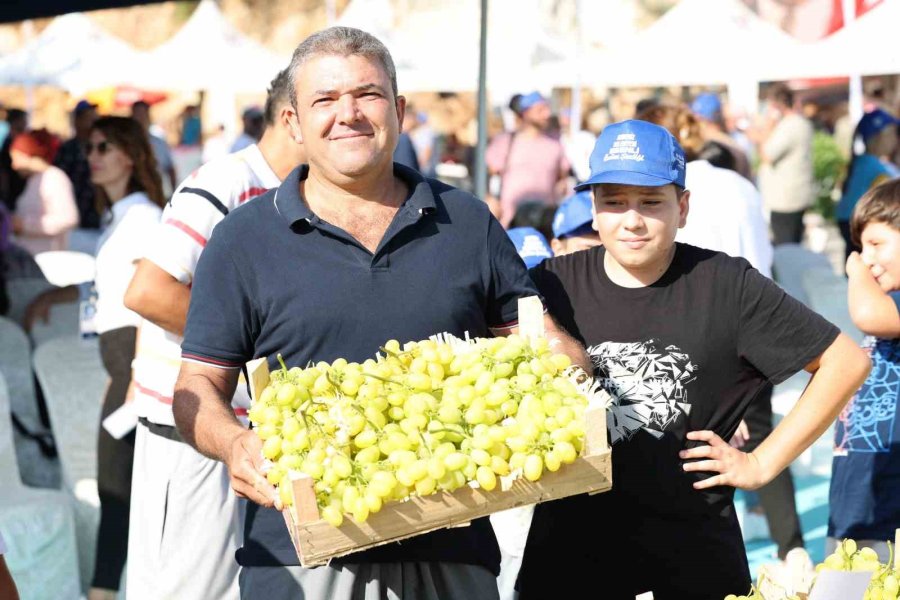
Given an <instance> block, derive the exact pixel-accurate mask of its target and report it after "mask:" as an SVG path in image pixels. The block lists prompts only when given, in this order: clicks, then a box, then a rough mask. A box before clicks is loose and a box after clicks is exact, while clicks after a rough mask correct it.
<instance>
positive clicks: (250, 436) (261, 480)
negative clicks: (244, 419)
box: [226, 430, 276, 507]
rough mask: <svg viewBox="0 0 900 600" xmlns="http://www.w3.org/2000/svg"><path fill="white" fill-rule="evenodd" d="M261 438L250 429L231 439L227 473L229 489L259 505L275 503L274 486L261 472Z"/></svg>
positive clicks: (269, 505)
mask: <svg viewBox="0 0 900 600" xmlns="http://www.w3.org/2000/svg"><path fill="white" fill-rule="evenodd" d="M262 465H263V457H262V440H260V439H259V437H258V436H257V435H256V433H255V432H253V431H252V430H247V431H244V432H243V433H241V434H239V435H237V436H235V438H234V439H233V440H232V441H231V453H230V455H229V457H228V463H227V465H226V466H227V467H228V474H229V476H230V478H231V489H233V490H234V492H235V493H236V494H237V495H238V496H241V497H242V498H247V499H248V500H251V501H253V502H256V503H257V504H259V505H260V506H265V507H271V506H274V505H275V497H276V495H275V488H274V487H273V486H272V484H270V483H269V481H268V480H267V479H266V476H265V475H264V474H263V472H262Z"/></svg>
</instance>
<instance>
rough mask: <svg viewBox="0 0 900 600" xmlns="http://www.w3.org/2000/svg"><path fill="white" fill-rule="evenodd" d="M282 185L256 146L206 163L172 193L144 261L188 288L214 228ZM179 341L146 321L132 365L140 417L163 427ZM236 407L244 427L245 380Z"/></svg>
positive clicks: (175, 373) (177, 363)
mask: <svg viewBox="0 0 900 600" xmlns="http://www.w3.org/2000/svg"><path fill="white" fill-rule="evenodd" d="M280 184H281V181H280V180H279V179H278V176H277V175H276V174H275V172H274V171H272V168H271V167H270V166H269V165H268V163H266V161H265V159H264V158H263V155H262V153H261V152H260V151H259V148H258V147H257V146H256V145H255V144H254V145H252V146H248V147H247V148H244V149H243V150H241V151H239V152H235V153H233V154H228V155H226V156H222V157H220V158H217V159H214V160H212V161H210V162H208V163H206V164H205V165H203V166H202V167H200V168H199V169H197V170H196V171H195V172H194V173H192V174H191V175H190V176H189V177H188V178H187V179H185V180H184V182H182V184H181V185H180V186H179V187H178V189H177V190H176V191H175V193H174V194H173V195H172V199H171V200H170V201H169V204H168V205H166V208H165V210H164V211H163V214H162V219H161V221H160V225H159V229H158V230H157V232H156V235H155V237H154V239H153V241H152V243H151V244H150V249H149V250H148V252H147V254H146V255H145V256H144V258H146V259H147V260H149V261H151V262H153V263H154V264H155V265H157V266H158V267H159V268H161V269H163V270H164V271H166V272H167V273H169V274H170V275H172V276H173V277H174V278H175V279H177V280H178V281H180V282H181V283H183V284H185V285H188V286H190V285H191V283H192V282H193V279H194V270H195V269H196V268H197V261H198V260H199V259H200V254H201V253H202V252H203V249H204V248H205V247H206V242H207V241H208V240H209V236H210V235H211V234H212V231H213V229H214V228H215V227H216V225H218V224H219V222H220V221H221V220H222V219H224V218H225V216H226V215H227V214H228V213H229V211H231V210H233V209H235V208H237V207H238V206H240V205H241V204H243V203H244V202H246V201H247V200H250V199H251V198H254V197H256V196H259V195H260V194H263V193H265V192H267V191H268V190H269V189H271V188H275V187H278V186H279V185H280ZM181 340H182V338H181V337H180V336H178V335H175V334H173V333H170V332H168V331H165V330H164V329H162V328H160V327H158V326H157V325H154V324H153V323H151V322H149V321H147V320H144V321H143V323H142V325H141V333H140V339H139V341H138V348H137V352H136V359H135V364H134V389H135V408H136V410H137V414H138V416H139V417H146V418H147V419H148V420H149V421H151V422H153V423H158V424H161V425H174V424H175V420H174V418H173V416H172V396H173V392H174V390H175V380H176V379H177V378H178V371H179V370H180V368H181ZM232 406H233V407H234V412H235V415H237V416H238V418H239V419H240V420H241V421H242V422H243V423H244V424H246V423H247V417H246V415H247V409H248V408H249V406H250V398H249V396H248V395H247V392H246V385H244V384H243V377H242V382H241V384H239V385H238V387H237V390H236V391H235V395H234V398H233V400H232Z"/></svg>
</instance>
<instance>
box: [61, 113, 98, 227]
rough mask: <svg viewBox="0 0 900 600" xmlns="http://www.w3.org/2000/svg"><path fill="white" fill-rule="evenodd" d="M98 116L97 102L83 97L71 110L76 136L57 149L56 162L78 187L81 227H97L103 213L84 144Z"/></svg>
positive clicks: (76, 191) (76, 199)
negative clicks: (95, 198) (96, 196)
mask: <svg viewBox="0 0 900 600" xmlns="http://www.w3.org/2000/svg"><path fill="white" fill-rule="evenodd" d="M96 120H97V105H96V104H91V103H90V102H88V101H87V100H80V101H79V102H78V104H76V105H75V110H73V111H72V127H73V128H74V130H75V137H73V138H72V139H70V140H68V141H66V142H64V143H63V144H62V146H60V147H59V152H57V153H56V158H55V159H54V161H53V164H54V165H56V166H57V167H59V168H60V169H62V170H63V171H65V172H66V175H68V176H69V180H70V181H71V182H72V187H73V188H74V189H75V204H77V205H78V216H79V227H81V228H82V229H98V228H99V227H100V213H99V212H97V206H96V204H95V203H94V184H93V183H92V182H91V168H90V166H89V165H88V161H87V155H86V154H85V152H84V145H85V144H87V142H88V138H90V136H91V127H92V126H93V125H94V121H96Z"/></svg>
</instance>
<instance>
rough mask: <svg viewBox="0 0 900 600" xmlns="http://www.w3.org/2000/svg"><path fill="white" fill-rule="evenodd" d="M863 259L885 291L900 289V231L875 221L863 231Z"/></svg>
mask: <svg viewBox="0 0 900 600" xmlns="http://www.w3.org/2000/svg"><path fill="white" fill-rule="evenodd" d="M860 237H861V240H860V241H861V242H862V260H863V262H864V263H865V264H866V265H867V266H868V267H869V270H870V271H871V272H872V275H873V276H874V277H875V281H877V282H878V285H879V286H880V287H881V289H882V291H884V292H891V291H894V290H898V289H900V231H898V230H897V229H895V228H894V227H892V226H891V225H888V224H887V223H878V222H873V223H869V224H868V225H866V226H865V228H864V229H863V231H862V235H861V236H860Z"/></svg>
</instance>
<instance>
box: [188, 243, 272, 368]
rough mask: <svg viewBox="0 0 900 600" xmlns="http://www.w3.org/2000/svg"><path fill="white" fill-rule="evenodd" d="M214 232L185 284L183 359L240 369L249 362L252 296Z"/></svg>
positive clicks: (250, 354) (252, 344)
mask: <svg viewBox="0 0 900 600" xmlns="http://www.w3.org/2000/svg"><path fill="white" fill-rule="evenodd" d="M224 234H226V232H225V231H219V228H217V229H216V231H215V232H213V235H212V237H211V238H210V240H209V244H208V245H207V247H206V249H205V250H204V251H203V254H201V255H200V261H199V262H198V263H197V270H196V272H195V273H194V281H193V284H192V286H191V304H190V308H189V309H188V316H187V324H186V325H185V330H184V341H183V342H182V344H181V354H182V357H183V358H186V359H189V360H195V361H200V362H205V363H209V364H213V365H216V366H221V367H241V366H243V364H244V363H245V362H247V361H248V360H250V359H252V358H253V348H254V339H255V338H254V335H253V325H252V323H253V314H254V313H253V307H252V298H254V297H255V296H254V294H253V292H252V290H251V289H250V287H249V285H248V284H247V281H246V280H245V279H244V276H243V274H242V273H241V271H240V269H239V268H238V265H237V264H236V263H235V260H234V257H233V256H232V254H231V253H230V252H229V249H228V246H229V244H228V240H227V239H226V238H227V237H228V236H227V235H224Z"/></svg>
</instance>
